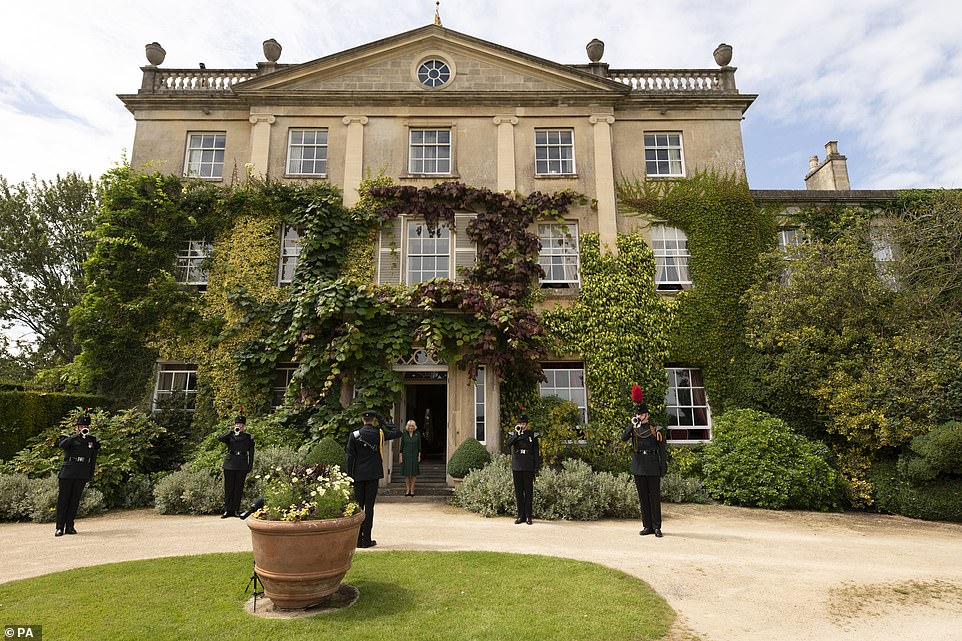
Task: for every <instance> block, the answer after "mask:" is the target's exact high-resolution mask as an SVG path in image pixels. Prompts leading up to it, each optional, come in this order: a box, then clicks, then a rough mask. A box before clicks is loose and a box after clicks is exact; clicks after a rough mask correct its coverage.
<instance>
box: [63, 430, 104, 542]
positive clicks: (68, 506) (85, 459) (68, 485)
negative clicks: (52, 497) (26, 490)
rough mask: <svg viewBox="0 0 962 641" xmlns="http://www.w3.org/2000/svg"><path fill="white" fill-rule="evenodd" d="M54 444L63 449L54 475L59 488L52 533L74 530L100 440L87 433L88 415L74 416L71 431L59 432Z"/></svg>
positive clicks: (92, 474) (95, 462) (94, 463)
mask: <svg viewBox="0 0 962 641" xmlns="http://www.w3.org/2000/svg"><path fill="white" fill-rule="evenodd" d="M57 446H58V447H60V448H62V449H63V451H64V457H63V464H61V466H60V473H59V474H58V475H57V479H58V482H59V484H60V491H59V493H58V494H57V529H56V531H55V532H54V536H63V535H64V534H76V533H77V530H76V529H74V519H75V518H77V510H78V509H80V495H81V494H82V493H83V490H84V486H85V485H86V484H87V481H89V480H90V479H92V478H93V476H94V466H95V465H96V464H97V452H99V451H100V441H99V440H97V437H96V436H93V435H91V434H90V415H89V414H87V413H86V412H85V413H83V414H81V415H80V416H78V417H77V425H76V426H75V427H74V433H73V434H71V435H69V436H62V437H61V438H60V441H59V442H58V443H57Z"/></svg>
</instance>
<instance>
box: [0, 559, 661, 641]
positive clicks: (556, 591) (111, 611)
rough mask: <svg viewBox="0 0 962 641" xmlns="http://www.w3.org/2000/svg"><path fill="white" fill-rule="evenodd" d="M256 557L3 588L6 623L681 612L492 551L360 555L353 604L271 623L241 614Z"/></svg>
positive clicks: (320, 623) (406, 621)
mask: <svg viewBox="0 0 962 641" xmlns="http://www.w3.org/2000/svg"><path fill="white" fill-rule="evenodd" d="M252 566H253V561H252V557H251V555H250V554H249V553H232V554H208V555H203V556H187V557H172V558H165V559H154V560H148V561H131V562H126V563H115V564H110V565H101V566H96V567H91V568H81V569H77V570H70V571H67V572H60V573H57V574H50V575H46V576H42V577H38V578H34V579H27V580H23V581H15V582H12V583H5V584H0V622H2V623H4V624H16V625H24V624H27V625H37V624H40V625H42V626H43V639H44V641H59V640H76V641H110V640H116V641H135V640H140V639H145V640H146V639H150V640H151V641H164V640H168V639H170V640H177V641H181V640H184V641H188V640H189V641H213V640H219V639H223V640H231V639H238V640H241V639H242V640H244V641H256V640H259V639H264V640H270V641H294V640H300V639H304V640H307V639H310V640H311V641H322V640H331V641H334V640H337V641H353V640H360V639H364V640H374V641H378V640H383V641H407V640H409V639H410V640H415V639H417V640H421V639H425V640H430V639H437V640H438V641H458V640H462V639H464V640H468V639H470V640H472V641H477V640H483V639H491V640H495V639H497V640H503V639H510V640H512V641H523V640H529V639H551V640H552V641H555V640H560V639H577V640H578V641H591V640H594V639H597V640H599V641H602V640H603V641H620V640H623V639H624V640H628V639H631V640H644V639H659V638H661V637H662V636H664V635H665V634H666V633H667V632H668V629H669V627H670V626H671V624H672V622H673V621H674V618H675V614H674V612H673V611H672V609H671V608H670V607H669V606H668V604H667V603H665V601H664V600H663V599H662V598H661V597H659V596H658V595H656V594H655V593H654V592H653V591H652V590H651V588H649V587H648V586H647V585H646V584H645V583H643V582H642V581H639V580H638V579H636V578H634V577H631V576H629V575H627V574H624V573H623V572H619V571H617V570H611V569H608V568H605V567H602V566H600V565H594V564H591V563H584V562H580V561H572V560H568V559H559V558H555V557H545V556H529V555H516V554H497V553H490V552H374V553H365V554H359V555H356V556H355V557H354V566H353V567H352V568H351V571H350V572H349V573H348V575H347V577H346V579H345V582H347V583H349V584H351V585H353V586H355V587H357V588H358V589H359V590H360V598H359V600H358V601H357V603H356V604H354V606H352V607H350V608H346V609H344V610H341V611H338V612H336V613H333V614H326V615H319V616H316V617H312V618H306V619H296V620H286V621H273V620H265V619H260V618H256V617H253V616H251V615H249V614H247V613H245V612H244V611H243V603H244V602H245V601H246V600H247V599H248V598H249V596H250V595H249V594H245V593H244V588H245V586H246V585H247V582H248V579H249V578H250V575H251V570H252Z"/></svg>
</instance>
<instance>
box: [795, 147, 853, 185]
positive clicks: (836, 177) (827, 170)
mask: <svg viewBox="0 0 962 641" xmlns="http://www.w3.org/2000/svg"><path fill="white" fill-rule="evenodd" d="M805 189H821V190H828V191H849V190H850V189H852V185H851V183H849V180H848V163H847V159H846V158H845V156H843V155H842V154H840V153H838V141H837V140H829V141H828V142H827V143H825V160H823V161H822V162H818V156H812V157H811V158H809V160H808V174H807V175H806V176H805Z"/></svg>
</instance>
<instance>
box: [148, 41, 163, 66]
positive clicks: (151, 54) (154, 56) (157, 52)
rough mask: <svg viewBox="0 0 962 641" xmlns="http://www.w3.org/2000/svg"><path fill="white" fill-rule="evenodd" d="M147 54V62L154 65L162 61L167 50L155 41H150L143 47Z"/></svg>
mask: <svg viewBox="0 0 962 641" xmlns="http://www.w3.org/2000/svg"><path fill="white" fill-rule="evenodd" d="M145 50H146V54H147V62H149V63H150V64H152V65H154V66H155V67H156V66H157V65H159V64H161V63H163V62H164V58H166V57H167V52H166V51H165V50H164V48H163V47H161V46H160V44H159V43H157V42H151V43H150V44H149V45H147V46H146V47H145Z"/></svg>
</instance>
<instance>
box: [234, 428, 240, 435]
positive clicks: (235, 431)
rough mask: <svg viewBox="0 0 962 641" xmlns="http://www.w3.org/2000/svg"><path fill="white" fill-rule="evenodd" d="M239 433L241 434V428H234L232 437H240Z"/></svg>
mask: <svg viewBox="0 0 962 641" xmlns="http://www.w3.org/2000/svg"><path fill="white" fill-rule="evenodd" d="M240 433H241V428H239V427H235V428H234V436H240Z"/></svg>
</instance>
